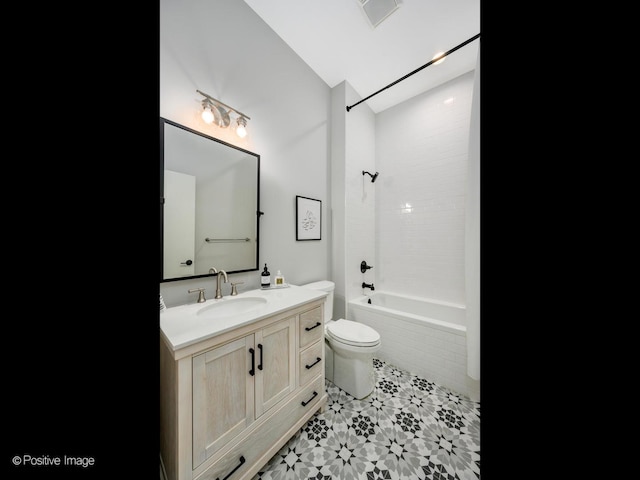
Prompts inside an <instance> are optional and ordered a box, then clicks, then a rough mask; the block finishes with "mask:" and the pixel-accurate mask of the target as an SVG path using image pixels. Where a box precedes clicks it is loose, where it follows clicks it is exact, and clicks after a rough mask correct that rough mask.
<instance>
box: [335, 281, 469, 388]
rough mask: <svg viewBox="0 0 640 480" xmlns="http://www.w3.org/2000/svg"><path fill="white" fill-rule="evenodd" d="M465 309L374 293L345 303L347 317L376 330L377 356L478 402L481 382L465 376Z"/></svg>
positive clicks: (419, 298) (460, 306) (421, 299)
mask: <svg viewBox="0 0 640 480" xmlns="http://www.w3.org/2000/svg"><path fill="white" fill-rule="evenodd" d="M369 300H370V301H371V303H370V304H369V303H368V301H369ZM465 310H466V309H465V307H464V306H463V305H456V304H453V303H446V302H439V301H434V300H430V299H427V298H421V297H414V296H410V295H401V294H396V293H390V292H384V291H380V292H378V291H376V292H372V293H371V294H370V295H365V296H362V297H358V298H355V299H353V300H351V301H349V302H348V310H347V318H349V319H350V320H354V321H356V322H360V323H363V324H365V325H369V326H370V327H371V328H373V329H375V330H376V331H377V332H378V333H379V334H380V337H381V340H382V346H381V348H380V350H379V351H378V352H377V354H376V356H377V357H378V358H379V359H380V360H383V361H384V362H386V363H388V364H390V365H393V366H396V367H398V368H400V369H402V370H406V371H408V372H410V373H413V374H416V375H420V376H421V377H424V378H426V379H427V380H429V381H432V382H434V383H436V384H438V385H441V386H443V387H447V388H449V389H451V390H453V391H455V392H457V393H460V394H462V395H466V396H468V397H469V398H471V399H472V400H474V401H479V400H480V382H478V381H477V380H474V379H472V378H471V377H469V376H468V375H467V329H466V327H465V320H466V316H465V315H466V312H465Z"/></svg>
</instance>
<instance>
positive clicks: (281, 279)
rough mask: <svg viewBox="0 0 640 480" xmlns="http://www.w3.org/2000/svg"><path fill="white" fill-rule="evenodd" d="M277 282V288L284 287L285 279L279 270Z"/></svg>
mask: <svg viewBox="0 0 640 480" xmlns="http://www.w3.org/2000/svg"><path fill="white" fill-rule="evenodd" d="M275 282H276V287H282V286H284V277H283V276H282V273H280V270H278V273H276V278H275Z"/></svg>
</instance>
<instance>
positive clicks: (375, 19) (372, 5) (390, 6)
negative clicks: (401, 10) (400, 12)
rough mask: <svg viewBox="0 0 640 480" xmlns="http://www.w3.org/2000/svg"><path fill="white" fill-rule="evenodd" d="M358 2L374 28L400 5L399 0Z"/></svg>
mask: <svg viewBox="0 0 640 480" xmlns="http://www.w3.org/2000/svg"><path fill="white" fill-rule="evenodd" d="M357 2H358V3H359V4H360V6H361V7H362V11H363V12H364V14H365V16H366V17H367V20H368V21H369V23H370V24H371V26H372V27H374V28H375V27H377V26H378V25H380V22H382V21H383V20H384V19H385V18H387V17H388V16H389V15H391V14H392V13H393V12H395V11H396V10H397V9H398V7H400V4H399V2H398V1H397V0H357Z"/></svg>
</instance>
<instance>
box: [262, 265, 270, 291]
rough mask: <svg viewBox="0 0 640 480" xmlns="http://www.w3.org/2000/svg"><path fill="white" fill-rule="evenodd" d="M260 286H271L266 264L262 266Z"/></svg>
mask: <svg viewBox="0 0 640 480" xmlns="http://www.w3.org/2000/svg"><path fill="white" fill-rule="evenodd" d="M260 286H261V287H262V288H269V287H270V286H271V273H269V270H267V264H266V263H265V264H264V270H263V271H262V274H261V275H260Z"/></svg>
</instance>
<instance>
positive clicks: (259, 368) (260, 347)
mask: <svg viewBox="0 0 640 480" xmlns="http://www.w3.org/2000/svg"><path fill="white" fill-rule="evenodd" d="M258 349H259V350H260V365H258V370H262V344H261V343H259V344H258Z"/></svg>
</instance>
